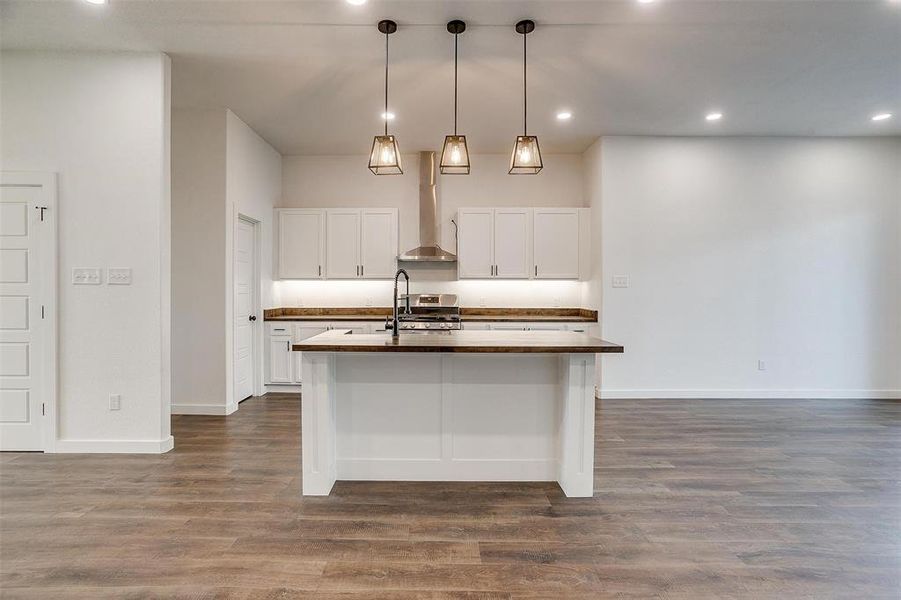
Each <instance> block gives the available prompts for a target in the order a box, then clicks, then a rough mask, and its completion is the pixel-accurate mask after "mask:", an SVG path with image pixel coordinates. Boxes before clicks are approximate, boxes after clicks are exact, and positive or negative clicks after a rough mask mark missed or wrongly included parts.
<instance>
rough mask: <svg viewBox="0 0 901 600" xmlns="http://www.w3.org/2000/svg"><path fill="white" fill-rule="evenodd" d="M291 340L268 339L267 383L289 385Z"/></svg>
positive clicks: (290, 378)
mask: <svg viewBox="0 0 901 600" xmlns="http://www.w3.org/2000/svg"><path fill="white" fill-rule="evenodd" d="M291 382H292V374H291V338H290V337H289V336H286V337H281V336H279V337H270V338H269V383H291Z"/></svg>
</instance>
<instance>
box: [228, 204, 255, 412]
mask: <svg viewBox="0 0 901 600" xmlns="http://www.w3.org/2000/svg"><path fill="white" fill-rule="evenodd" d="M259 228H260V222H259V221H256V220H254V219H251V218H249V217H246V216H244V215H238V217H237V219H236V222H235V243H234V311H233V312H234V340H235V344H234V345H235V352H234V401H235V402H236V403H237V402H240V401H241V400H245V399H247V398H249V397H250V396H253V394H254V390H255V389H256V388H257V369H258V363H259V361H258V360H257V358H258V357H259V344H258V342H257V340H258V338H259V336H258V335H257V331H258V325H259V323H260V320H258V316H259V306H260V302H259V294H260V269H259V247H258V245H259V240H260V232H259Z"/></svg>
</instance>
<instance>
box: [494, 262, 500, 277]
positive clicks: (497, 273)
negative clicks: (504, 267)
mask: <svg viewBox="0 0 901 600" xmlns="http://www.w3.org/2000/svg"><path fill="white" fill-rule="evenodd" d="M498 275H500V272H498V268H497V265H494V276H495V277H497V276H498Z"/></svg>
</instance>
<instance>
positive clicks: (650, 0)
mask: <svg viewBox="0 0 901 600" xmlns="http://www.w3.org/2000/svg"><path fill="white" fill-rule="evenodd" d="M655 1H656V0H638V3H639V4H651V3H653V2H655Z"/></svg>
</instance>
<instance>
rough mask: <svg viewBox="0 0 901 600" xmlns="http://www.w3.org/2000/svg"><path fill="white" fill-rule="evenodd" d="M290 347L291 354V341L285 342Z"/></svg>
mask: <svg viewBox="0 0 901 600" xmlns="http://www.w3.org/2000/svg"><path fill="white" fill-rule="evenodd" d="M285 343H286V344H287V345H288V352H291V340H288V341H287V342H285Z"/></svg>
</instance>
